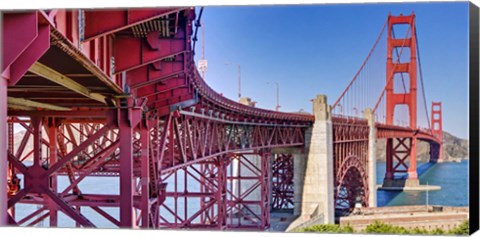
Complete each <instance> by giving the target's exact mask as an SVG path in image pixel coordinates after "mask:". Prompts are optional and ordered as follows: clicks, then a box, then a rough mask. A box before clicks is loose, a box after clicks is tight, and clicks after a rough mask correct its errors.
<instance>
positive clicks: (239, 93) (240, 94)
mask: <svg viewBox="0 0 480 237" xmlns="http://www.w3.org/2000/svg"><path fill="white" fill-rule="evenodd" d="M240 85H241V79H240V64H238V98H242V92H241V87H240Z"/></svg>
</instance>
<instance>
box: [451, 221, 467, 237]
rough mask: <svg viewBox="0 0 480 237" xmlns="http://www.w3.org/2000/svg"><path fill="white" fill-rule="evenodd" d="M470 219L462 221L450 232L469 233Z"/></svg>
mask: <svg viewBox="0 0 480 237" xmlns="http://www.w3.org/2000/svg"><path fill="white" fill-rule="evenodd" d="M468 230H469V228H468V220H466V221H464V222H462V224H460V225H459V226H457V227H455V228H453V229H451V230H450V231H449V232H448V233H449V234H452V235H468V234H469V233H468Z"/></svg>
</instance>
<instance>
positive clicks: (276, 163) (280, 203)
mask: <svg viewBox="0 0 480 237" xmlns="http://www.w3.org/2000/svg"><path fill="white" fill-rule="evenodd" d="M294 175H295V174H294V172H293V155H292V154H275V157H274V159H273V163H272V208H273V209H293V206H294V203H293V198H294V196H293V190H294V187H293V185H294V184H293V176H294Z"/></svg>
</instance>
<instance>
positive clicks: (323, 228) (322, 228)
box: [296, 224, 353, 233]
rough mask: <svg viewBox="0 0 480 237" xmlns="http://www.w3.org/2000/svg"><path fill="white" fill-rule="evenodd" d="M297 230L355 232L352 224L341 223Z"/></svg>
mask: <svg viewBox="0 0 480 237" xmlns="http://www.w3.org/2000/svg"><path fill="white" fill-rule="evenodd" d="M296 232H318V233H353V228H352V227H351V226H344V227H342V226H340V225H333V224H327V225H313V226H309V227H305V228H301V229H299V230H297V231H296Z"/></svg>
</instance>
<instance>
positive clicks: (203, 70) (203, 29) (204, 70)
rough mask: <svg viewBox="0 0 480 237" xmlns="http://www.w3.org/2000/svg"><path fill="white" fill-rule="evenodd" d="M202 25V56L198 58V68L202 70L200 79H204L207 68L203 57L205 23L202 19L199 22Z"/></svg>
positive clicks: (206, 62)
mask: <svg viewBox="0 0 480 237" xmlns="http://www.w3.org/2000/svg"><path fill="white" fill-rule="evenodd" d="M201 26H202V58H201V59H200V60H198V69H199V70H200V72H202V79H203V80H205V72H206V71H207V69H208V61H207V60H206V59H205V25H204V24H203V21H202V22H201Z"/></svg>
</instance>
